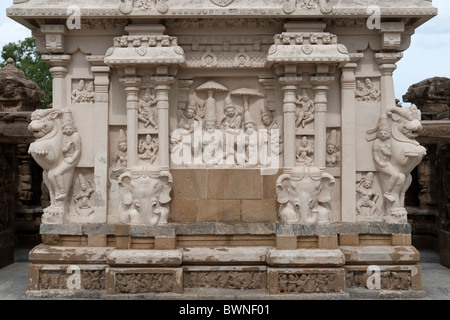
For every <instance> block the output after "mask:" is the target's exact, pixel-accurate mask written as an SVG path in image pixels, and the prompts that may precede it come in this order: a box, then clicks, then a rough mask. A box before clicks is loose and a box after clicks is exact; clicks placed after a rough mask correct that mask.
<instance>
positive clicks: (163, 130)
mask: <svg viewBox="0 0 450 320" xmlns="http://www.w3.org/2000/svg"><path fill="white" fill-rule="evenodd" d="M152 82H153V83H154V84H155V93H156V101H157V108H158V122H159V123H158V138H159V167H160V169H161V170H169V169H170V153H169V91H170V88H171V84H173V83H174V82H175V80H174V77H172V76H155V77H152Z"/></svg>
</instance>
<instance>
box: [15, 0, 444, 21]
mask: <svg viewBox="0 0 450 320" xmlns="http://www.w3.org/2000/svg"><path fill="white" fill-rule="evenodd" d="M218 1H220V0H211V1H206V0H205V3H202V5H201V6H199V5H198V4H196V3H185V2H184V1H183V2H181V1H175V0H142V1H137V0H121V1H111V2H110V1H108V2H106V1H105V3H102V6H101V7H100V6H99V5H98V6H97V7H94V5H92V4H89V7H87V8H86V7H85V8H83V5H82V4H80V5H79V6H80V8H81V15H82V16H83V17H105V16H108V17H120V16H122V17H123V16H173V17H176V16H186V17H191V18H195V17H198V16H214V15H217V16H244V15H245V16H247V17H248V16H254V17H256V16H285V17H292V16H297V17H302V16H351V17H354V16H360V17H369V16H370V15H371V14H370V13H369V12H368V10H367V9H368V7H367V2H366V1H362V3H361V4H359V3H358V2H350V1H344V2H343V3H342V4H335V5H331V4H329V3H326V2H325V0H308V1H305V0H285V1H273V2H271V3H270V4H267V1H264V2H262V1H261V3H258V1H250V0H248V1H244V2H238V1H234V2H230V1H228V2H226V3H225V2H222V3H223V4H226V5H220V4H219V5H218V4H217V3H216V4H215V3H214V2H218ZM222 1H224V0H222ZM364 2H365V3H364ZM72 4H73V5H77V1H72ZM39 5H42V4H35V3H34V1H28V2H24V1H15V2H14V5H13V6H12V7H11V8H9V9H7V15H8V16H10V17H69V16H70V15H71V14H70V13H68V9H67V3H66V2H63V1H61V2H60V4H58V3H57V2H56V3H52V6H50V5H49V4H46V6H45V7H39ZM402 5H403V6H404V7H398V5H396V6H397V7H393V6H392V4H389V3H388V2H387V1H381V2H380V3H379V7H380V14H381V15H382V16H384V17H386V16H416V17H424V16H430V17H431V16H435V15H437V8H434V7H432V6H431V4H429V5H424V6H417V5H415V4H412V5H410V4H402ZM85 6H86V5H85Z"/></svg>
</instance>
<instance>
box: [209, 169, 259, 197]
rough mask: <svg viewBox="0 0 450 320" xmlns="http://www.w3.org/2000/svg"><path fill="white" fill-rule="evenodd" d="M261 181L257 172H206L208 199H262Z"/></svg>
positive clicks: (244, 170) (243, 170) (247, 170)
mask: <svg viewBox="0 0 450 320" xmlns="http://www.w3.org/2000/svg"><path fill="white" fill-rule="evenodd" d="M261 179H262V178H261V173H260V171H259V170H251V169H242V170H239V171H236V170H226V169H224V170H208V181H207V192H208V199H227V200H230V199H242V200H249V199H262V197H263V196H262V185H261ZM243 181H245V183H242V182H243ZM250 186H251V187H250Z"/></svg>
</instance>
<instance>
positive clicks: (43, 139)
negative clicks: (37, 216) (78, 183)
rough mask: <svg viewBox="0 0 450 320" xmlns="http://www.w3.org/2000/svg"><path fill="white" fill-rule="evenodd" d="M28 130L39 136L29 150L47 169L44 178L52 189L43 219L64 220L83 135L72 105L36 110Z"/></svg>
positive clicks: (48, 220) (49, 188)
mask: <svg viewBox="0 0 450 320" xmlns="http://www.w3.org/2000/svg"><path fill="white" fill-rule="evenodd" d="M28 130H29V131H31V132H32V133H33V135H34V136H35V137H36V138H37V139H36V141H35V142H33V143H32V144H31V145H30V148H29V151H28V152H29V153H30V154H31V155H32V157H33V158H34V160H35V161H36V162H37V163H38V164H39V165H40V166H41V167H42V168H43V169H44V173H43V180H44V183H45V184H46V185H47V187H48V190H49V193H50V206H49V207H48V208H46V209H45V210H44V215H43V217H42V221H43V222H44V223H50V224H57V223H63V216H64V212H65V211H66V207H67V206H68V202H69V201H67V195H68V193H69V190H70V187H71V186H72V178H73V173H74V169H75V167H76V165H77V164H78V161H79V160H80V157H81V138H80V136H79V134H78V132H77V130H76V128H75V125H74V123H73V120H72V113H71V111H70V110H69V109H65V110H59V109H46V110H36V111H35V112H33V114H32V115H31V123H30V125H29V126H28Z"/></svg>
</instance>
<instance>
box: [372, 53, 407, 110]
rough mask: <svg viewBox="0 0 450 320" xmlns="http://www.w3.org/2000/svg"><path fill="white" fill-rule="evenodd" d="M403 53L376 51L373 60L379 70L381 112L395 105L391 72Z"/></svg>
mask: <svg viewBox="0 0 450 320" xmlns="http://www.w3.org/2000/svg"><path fill="white" fill-rule="evenodd" d="M402 57H403V53H401V52H394V53H377V54H375V61H376V62H377V63H378V64H379V66H378V69H379V70H380V72H381V86H380V89H381V114H384V113H385V112H386V110H387V109H389V108H394V107H395V91H394V79H393V77H392V74H393V73H394V71H395V69H397V66H396V65H395V64H396V63H397V62H398V61H399V60H400V59H401V58H402Z"/></svg>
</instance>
